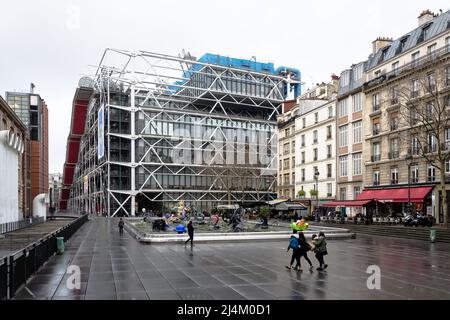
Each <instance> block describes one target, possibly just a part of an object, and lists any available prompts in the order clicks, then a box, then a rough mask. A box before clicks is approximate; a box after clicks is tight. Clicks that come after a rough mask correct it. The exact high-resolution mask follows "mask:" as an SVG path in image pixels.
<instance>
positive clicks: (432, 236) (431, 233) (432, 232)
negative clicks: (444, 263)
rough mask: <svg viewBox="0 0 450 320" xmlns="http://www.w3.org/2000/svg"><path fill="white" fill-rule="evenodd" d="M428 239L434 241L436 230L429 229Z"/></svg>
mask: <svg viewBox="0 0 450 320" xmlns="http://www.w3.org/2000/svg"><path fill="white" fill-rule="evenodd" d="M430 240H431V242H435V241H436V230H430Z"/></svg>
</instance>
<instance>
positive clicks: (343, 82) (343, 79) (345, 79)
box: [339, 71, 350, 88]
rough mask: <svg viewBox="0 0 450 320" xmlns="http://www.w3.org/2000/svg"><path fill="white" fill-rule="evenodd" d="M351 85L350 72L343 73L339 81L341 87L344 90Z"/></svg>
mask: <svg viewBox="0 0 450 320" xmlns="http://www.w3.org/2000/svg"><path fill="white" fill-rule="evenodd" d="M349 83H350V71H345V72H342V74H341V78H340V79H339V86H340V87H341V88H344V87H346V86H348V85H349Z"/></svg>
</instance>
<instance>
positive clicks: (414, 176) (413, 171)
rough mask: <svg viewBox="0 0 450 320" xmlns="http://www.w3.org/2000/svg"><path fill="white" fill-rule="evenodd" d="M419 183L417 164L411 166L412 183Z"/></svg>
mask: <svg viewBox="0 0 450 320" xmlns="http://www.w3.org/2000/svg"><path fill="white" fill-rule="evenodd" d="M418 182H419V166H418V165H417V164H414V165H411V183H418Z"/></svg>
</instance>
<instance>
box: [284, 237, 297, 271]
mask: <svg viewBox="0 0 450 320" xmlns="http://www.w3.org/2000/svg"><path fill="white" fill-rule="evenodd" d="M290 249H292V257H291V263H290V264H289V266H286V268H287V269H289V270H291V269H292V265H293V264H294V261H296V263H297V264H296V266H295V267H294V268H295V269H297V270H298V271H300V249H299V247H298V234H297V230H295V229H294V230H293V231H292V235H291V238H290V239H289V246H288V247H287V252H289V250H290Z"/></svg>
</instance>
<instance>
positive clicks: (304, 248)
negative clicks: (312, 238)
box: [298, 232, 313, 271]
mask: <svg viewBox="0 0 450 320" xmlns="http://www.w3.org/2000/svg"><path fill="white" fill-rule="evenodd" d="M298 246H299V259H298V260H299V269H300V271H302V266H301V261H300V260H301V258H302V257H303V258H305V260H306V261H307V262H308V263H309V270H312V269H313V264H312V262H311V260H309V258H308V251H310V250H311V245H310V244H309V243H308V242H307V241H306V238H305V235H304V234H303V232H299V233H298Z"/></svg>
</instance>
